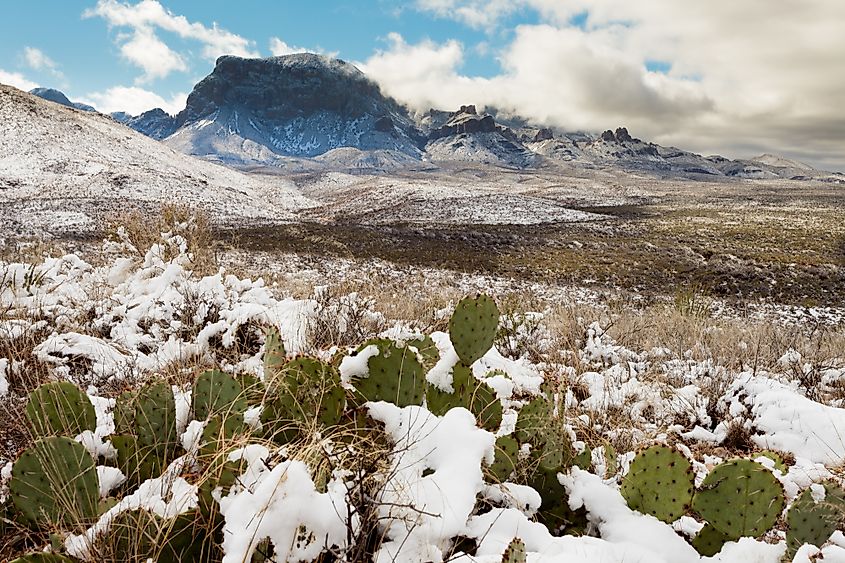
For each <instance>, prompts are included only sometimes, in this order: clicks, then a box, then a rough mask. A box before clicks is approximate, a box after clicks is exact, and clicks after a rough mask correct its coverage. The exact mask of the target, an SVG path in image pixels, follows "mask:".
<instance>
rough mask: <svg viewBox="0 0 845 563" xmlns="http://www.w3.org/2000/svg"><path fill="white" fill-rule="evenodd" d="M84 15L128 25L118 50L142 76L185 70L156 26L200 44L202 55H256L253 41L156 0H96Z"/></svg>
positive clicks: (209, 56) (210, 56)
mask: <svg viewBox="0 0 845 563" xmlns="http://www.w3.org/2000/svg"><path fill="white" fill-rule="evenodd" d="M83 17H86V18H91V17H101V18H103V19H104V20H106V21H107V22H108V24H109V25H110V26H114V27H129V28H131V29H132V32H131V33H130V34H121V35H119V36H118V43H120V44H121V48H120V49H121V54H122V55H123V56H124V57H126V58H127V59H128V60H129V61H131V62H132V63H134V64H136V65H137V66H139V67H140V68H142V69H143V70H144V73H145V74H144V76H143V77H142V80H149V79H152V78H163V77H165V76H167V75H168V74H170V73H171V72H173V71H183V70H187V68H188V67H187V64H186V62H185V59H184V58H183V57H182V56H181V55H180V54H178V53H176V52H175V51H173V50H172V49H171V48H170V47H168V46H167V44H166V43H164V41H162V40H161V39H160V38H159V37H158V35H157V33H156V32H157V30H161V31H166V32H169V33H174V34H176V35H178V36H179V37H181V38H182V39H188V40H192V41H198V42H200V43H201V44H202V56H203V57H205V58H206V59H209V60H214V59H216V58H217V57H219V56H221V55H238V56H242V57H257V56H259V53H258V52H257V51H255V50H254V49H253V48H252V47H253V42H252V41H250V40H249V39H246V38H244V37H241V36H240V35H237V34H235V33H232V32H230V31H227V30H225V29H221V28H220V27H218V26H217V24H216V23H213V24H212V25H211V27H208V26H206V25H203V24H201V23H198V22H191V21H189V20H188V19H187V18H186V17H185V16H180V15H176V14H173V13H172V12H170V11H169V10H167V9H165V8H164V6H162V5H161V3H159V2H158V1H157V0H141V1H140V2H137V3H135V4H132V3H128V2H121V1H118V0H98V2H97V5H96V6H95V7H94V8H91V9H88V10H85V12H84V13H83Z"/></svg>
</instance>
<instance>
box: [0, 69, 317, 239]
mask: <svg viewBox="0 0 845 563" xmlns="http://www.w3.org/2000/svg"><path fill="white" fill-rule="evenodd" d="M0 122H2V123H3V127H2V128H0V205H2V207H3V216H4V217H13V218H14V220H16V221H18V222H19V223H20V225H21V228H24V226H27V227H29V226H32V227H34V228H36V229H37V228H39V226H41V227H44V228H56V229H60V228H61V226H62V221H63V220H67V221H72V222H76V223H80V222H81V223H83V224H86V223H90V222H91V219H90V218H91V216H95V215H102V214H104V213H109V212H112V211H115V210H123V209H125V208H126V207H127V206H131V205H135V204H138V205H143V204H155V203H158V202H163V201H171V202H184V203H189V204H191V205H196V206H201V207H205V208H207V209H209V210H210V211H212V212H213V213H214V215H215V216H216V217H218V218H219V219H220V220H221V221H224V222H225V221H238V222H242V221H243V220H244V219H250V218H253V219H264V220H289V219H291V218H293V216H294V212H295V211H296V210H298V209H301V208H304V207H310V206H311V205H313V203H312V202H311V201H310V200H308V199H307V198H305V197H303V196H301V195H300V194H299V192H298V191H297V190H296V189H295V187H293V184H291V183H290V182H289V181H286V180H284V179H280V178H271V177H263V176H261V177H259V176H250V175H246V174H242V173H240V172H237V171H235V170H231V169H227V168H224V167H221V166H216V165H214V164H211V163H208V162H203V161H201V160H198V159H195V158H191V157H189V156H186V155H183V154H180V153H177V152H176V151H173V150H172V149H170V148H168V147H166V146H164V145H162V144H161V143H158V142H156V141H154V140H152V139H150V138H148V137H145V136H143V135H141V134H139V133H136V132H134V131H132V130H131V129H128V128H126V127H124V126H123V125H121V124H119V123H117V122H116V121H114V120H113V119H112V118H110V117H107V116H104V115H101V114H97V113H82V112H78V111H74V110H71V109H68V108H65V107H63V106H61V105H58V104H55V103H50V102H47V101H44V100H42V99H41V98H38V97H36V96H32V95H29V94H26V93H24V92H21V91H20V90H17V89H15V88H12V87H8V86H0ZM78 227H79V225H77V228H78Z"/></svg>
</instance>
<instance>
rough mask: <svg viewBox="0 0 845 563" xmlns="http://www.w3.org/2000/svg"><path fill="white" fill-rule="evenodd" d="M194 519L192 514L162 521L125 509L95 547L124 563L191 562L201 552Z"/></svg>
mask: <svg viewBox="0 0 845 563" xmlns="http://www.w3.org/2000/svg"><path fill="white" fill-rule="evenodd" d="M194 520H195V515H194V514H193V513H186V514H182V515H179V516H176V517H174V518H167V519H165V518H161V517H159V516H157V515H156V514H154V513H152V512H150V511H148V510H143V509H138V510H125V511H123V512H121V513H120V514H118V515H116V516H115V517H114V520H112V523H111V526H110V527H109V533H108V534H107V535H105V536H103V537H102V538H100V540H99V542H100V544H101V545H99V546H98V548H99V550H100V551H102V552H105V553H106V554H107V555H111V556H112V557H120V558H121V559H122V560H125V561H146V560H148V559H152V560H154V561H157V562H158V563H177V562H180V561H194V560H196V559H195V558H194V556H195V555H196V554H197V552H199V551H201V549H202V546H201V545H200V541H201V539H202V538H201V536H200V537H197V536H198V533H199V530H197V529H194Z"/></svg>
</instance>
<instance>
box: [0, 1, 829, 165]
mask: <svg viewBox="0 0 845 563" xmlns="http://www.w3.org/2000/svg"><path fill="white" fill-rule="evenodd" d="M843 21H845V2H843V1H842V0H802V2H800V3H797V2H771V0H742V1H741V2H737V0H709V1H708V2H692V1H683V2H679V1H677V0H635V1H634V0H406V1H399V0H360V1H356V2H348V1H347V2H341V1H335V0H314V1H310V2H301V1H290V0H287V1H272V0H240V1H238V2H234V1H229V0H204V1H198V0H38V1H9V2H5V3H4V6H3V17H2V19H0V37H2V38H3V40H2V41H0V82H4V83H10V84H13V85H16V86H18V87H21V88H25V89H28V88H31V87H33V86H34V85H41V86H52V87H56V88H59V89H61V90H63V91H64V92H65V93H66V94H68V96H69V97H70V98H71V99H72V100H75V101H84V102H87V103H91V104H93V105H94V106H96V107H97V108H98V109H100V110H101V111H116V110H126V111H128V112H130V113H133V114H137V113H140V112H142V111H145V110H147V109H152V108H153V107H156V106H158V107H162V108H164V109H165V110H167V111H169V112H171V113H175V112H178V111H179V110H180V109H181V108H182V107H184V101H185V98H186V97H187V95H188V93H190V91H191V89H192V87H193V85H194V84H195V83H196V82H198V81H199V80H200V79H202V78H203V77H204V76H206V75H207V74H208V73H209V72H210V71H211V70H212V68H213V65H214V59H215V58H216V57H217V56H219V55H221V54H241V55H247V56H269V55H271V54H284V53H289V52H297V51H300V50H303V49H304V50H310V51H316V52H321V53H323V54H330V55H335V54H336V55H337V56H339V57H341V58H343V59H345V60H348V61H352V62H354V63H356V64H358V66H359V67H360V68H361V69H362V70H363V71H364V72H366V73H367V74H368V75H369V76H370V77H371V78H373V79H374V80H375V81H377V82H378V83H379V84H380V86H381V87H382V89H383V90H384V91H385V92H386V93H388V94H390V95H391V96H393V97H395V98H397V99H398V100H400V101H402V102H404V103H405V104H407V105H408V106H409V107H410V108H411V109H412V110H421V111H423V110H425V109H427V108H429V107H438V108H441V109H453V108H457V107H458V106H459V105H461V104H467V103H474V104H476V105H478V106H480V107H482V108H483V107H485V106H486V107H495V108H498V109H500V110H505V111H510V112H512V113H514V114H518V115H520V116H522V117H525V118H527V119H529V120H531V121H534V122H535V123H542V124H544V125H552V126H556V127H558V128H561V129H565V130H570V131H592V132H597V131H602V130H604V129H612V128H615V127H619V126H626V127H628V129H629V130H630V131H631V133H632V134H633V135H635V136H638V137H641V138H643V139H648V140H653V141H655V142H659V143H661V144H664V145H674V146H678V147H681V148H685V149H689V150H694V151H697V152H701V153H706V154H714V153H719V154H723V155H725V156H729V157H752V156H755V155H757V154H760V153H763V152H771V153H778V154H783V155H786V156H788V157H791V158H795V159H799V160H803V161H806V162H809V163H811V164H814V165H816V166H819V167H823V168H827V169H835V170H845V115H843V114H842V111H841V105H842V92H843V91H844V90H845V58H843V57H842V53H845V33H842V22H843ZM749 22H753V25H749Z"/></svg>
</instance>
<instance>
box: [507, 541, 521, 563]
mask: <svg viewBox="0 0 845 563" xmlns="http://www.w3.org/2000/svg"><path fill="white" fill-rule="evenodd" d="M525 561H526V554H525V543H524V542H523V541H522V540H521V539H519V538H514V539H513V540H512V541H511V543H510V544H508V548H507V549H506V550H505V553H504V554H503V555H502V563H525Z"/></svg>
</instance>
